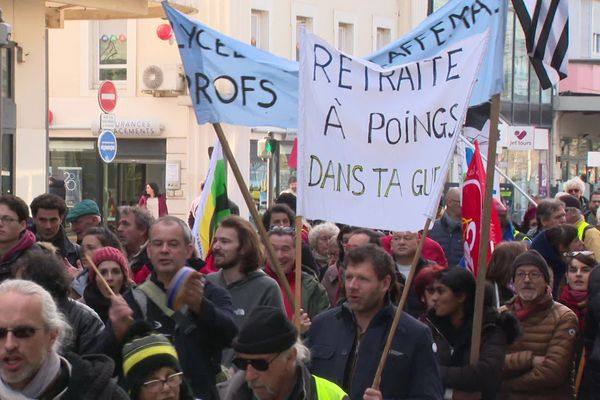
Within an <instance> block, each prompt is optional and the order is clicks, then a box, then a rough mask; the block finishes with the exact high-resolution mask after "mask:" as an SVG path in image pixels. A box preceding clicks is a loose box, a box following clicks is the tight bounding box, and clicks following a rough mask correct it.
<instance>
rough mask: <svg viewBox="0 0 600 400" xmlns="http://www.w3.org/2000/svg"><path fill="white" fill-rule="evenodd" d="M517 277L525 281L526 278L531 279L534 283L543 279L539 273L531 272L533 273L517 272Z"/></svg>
mask: <svg viewBox="0 0 600 400" xmlns="http://www.w3.org/2000/svg"><path fill="white" fill-rule="evenodd" d="M515 276H516V277H517V279H518V280H521V281H522V280H524V279H525V277H526V276H528V277H529V279H531V280H532V281H535V280H538V279H540V278H541V277H542V273H541V272H539V271H531V272H523V271H521V272H517V273H516V274H515Z"/></svg>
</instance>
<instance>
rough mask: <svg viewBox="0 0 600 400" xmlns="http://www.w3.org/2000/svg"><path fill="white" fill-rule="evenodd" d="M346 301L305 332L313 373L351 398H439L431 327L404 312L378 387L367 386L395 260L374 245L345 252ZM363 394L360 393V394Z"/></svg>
mask: <svg viewBox="0 0 600 400" xmlns="http://www.w3.org/2000/svg"><path fill="white" fill-rule="evenodd" d="M344 264H345V267H346V280H345V288H346V302H345V303H343V304H342V305H341V306H339V307H336V308H334V309H332V310H329V311H326V312H323V313H321V314H319V315H318V316H317V317H316V318H315V319H314V321H313V323H312V326H311V328H310V330H309V332H308V345H309V347H310V349H311V352H312V358H313V361H312V368H311V369H312V372H313V373H314V374H316V375H319V376H322V377H324V378H326V379H328V380H330V381H332V382H335V383H337V384H338V385H339V386H341V387H342V388H343V389H344V390H345V391H346V393H348V394H349V395H350V398H351V399H352V400H359V399H363V398H364V399H382V398H385V399H431V400H433V399H441V398H442V397H443V396H442V383H441V380H440V375H439V371H438V367H437V364H436V361H435V356H434V353H433V348H432V346H433V341H432V338H431V332H430V331H429V328H427V327H426V326H425V325H424V324H422V323H421V322H419V321H417V320H416V319H414V318H412V317H411V316H409V315H408V314H406V313H403V314H402V316H401V318H400V323H399V325H398V329H397V330H396V334H395V337H394V340H393V342H392V346H391V349H390V352H389V354H388V358H387V362H386V365H385V367H384V369H383V374H382V377H381V385H380V387H379V390H375V389H372V388H371V385H372V383H373V378H374V376H375V371H376V370H377V366H378V364H379V359H380V358H381V353H382V350H383V347H384V345H385V342H386V339H387V336H388V332H389V330H390V326H391V324H392V320H393V319H394V314H395V310H396V308H395V307H394V305H393V304H391V302H390V300H389V296H390V293H389V292H390V291H391V290H395V288H396V278H395V273H394V261H393V260H392V258H391V257H390V255H389V254H387V253H386V252H385V251H384V250H383V249H381V248H380V247H377V246H375V245H371V244H369V245H366V246H361V247H357V248H354V249H352V250H350V251H349V252H348V253H346V255H345V258H344ZM363 396H364V397H363Z"/></svg>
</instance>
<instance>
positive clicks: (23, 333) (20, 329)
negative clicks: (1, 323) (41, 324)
mask: <svg viewBox="0 0 600 400" xmlns="http://www.w3.org/2000/svg"><path fill="white" fill-rule="evenodd" d="M38 330H39V329H38V328H34V327H33V326H27V325H23V326H17V327H15V328H12V329H8V328H0V339H6V336H8V332H12V334H13V335H14V337H16V338H17V339H29V338H30V337H32V336H33V335H35V333H36V332H37V331H38Z"/></svg>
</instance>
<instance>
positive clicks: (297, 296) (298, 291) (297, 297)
mask: <svg viewBox="0 0 600 400" xmlns="http://www.w3.org/2000/svg"><path fill="white" fill-rule="evenodd" d="M295 240H296V269H295V287H294V291H295V293H294V301H295V302H296V306H295V307H294V323H295V324H296V329H298V332H301V329H300V328H301V326H300V315H301V312H300V308H301V307H302V217H301V216H300V215H296V239H295Z"/></svg>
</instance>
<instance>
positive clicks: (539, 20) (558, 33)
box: [512, 0, 569, 89]
mask: <svg viewBox="0 0 600 400" xmlns="http://www.w3.org/2000/svg"><path fill="white" fill-rule="evenodd" d="M512 2H513V6H514V8H515V13H516V14H517V16H518V17H519V21H520V22H521V26H522V27H523V31H524V32H525V40H526V43H527V52H528V53H529V59H530V60H531V65H532V66H533V69H534V70H535V72H536V74H537V76H538V78H539V80H540V84H541V86H542V88H543V89H548V88H550V87H552V86H554V85H556V83H557V82H558V81H559V80H561V79H564V78H566V77H567V66H568V64H569V56H568V49H569V5H568V1H567V0H512Z"/></svg>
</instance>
